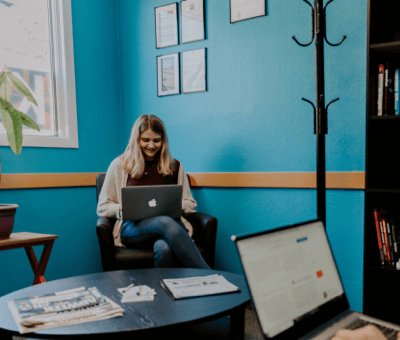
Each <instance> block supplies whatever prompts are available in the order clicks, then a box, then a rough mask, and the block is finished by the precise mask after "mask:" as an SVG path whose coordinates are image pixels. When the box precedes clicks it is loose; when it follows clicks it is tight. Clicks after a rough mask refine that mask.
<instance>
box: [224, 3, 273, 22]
mask: <svg viewBox="0 0 400 340" xmlns="http://www.w3.org/2000/svg"><path fill="white" fill-rule="evenodd" d="M230 15H231V24H233V23H235V22H240V21H244V20H248V19H253V18H257V17H262V16H266V15H267V0H230Z"/></svg>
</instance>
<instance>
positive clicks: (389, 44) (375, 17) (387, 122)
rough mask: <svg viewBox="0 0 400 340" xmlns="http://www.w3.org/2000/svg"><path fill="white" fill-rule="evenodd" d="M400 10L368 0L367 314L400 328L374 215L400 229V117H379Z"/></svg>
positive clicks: (398, 277) (399, 57)
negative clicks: (382, 214) (383, 75)
mask: <svg viewBox="0 0 400 340" xmlns="http://www.w3.org/2000/svg"><path fill="white" fill-rule="evenodd" d="M397 7H398V3H397V1H391V0H386V1H382V0H379V1H378V0H368V35H367V122H366V129H367V130H366V167H365V171H366V176H365V178H366V183H365V230H364V296H363V311H364V313H365V314H368V315H371V316H374V317H377V318H380V319H383V320H386V321H389V322H394V323H397V324H400V313H397V312H393V310H395V309H394V308H393V307H394V306H396V305H398V304H399V303H400V294H397V291H398V289H399V286H400V270H396V269H395V268H394V267H392V266H388V265H382V263H381V259H380V254H379V248H378V238H377V233H376V227H375V219H374V214H373V209H374V208H376V209H381V208H383V209H385V210H386V211H387V212H388V213H389V214H390V215H391V217H392V218H393V219H394V221H395V223H397V225H400V209H399V204H400V171H399V168H398V166H397V163H396V158H397V157H396V156H397V155H398V154H399V151H400V116H396V115H388V116H377V95H378V89H377V87H378V86H377V85H378V64H380V63H385V62H386V61H387V62H389V63H390V65H391V67H393V68H400V21H399V20H398V19H397V18H396V16H397V15H396V12H397ZM382 22H385V24H382Z"/></svg>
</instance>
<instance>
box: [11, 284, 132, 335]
mask: <svg viewBox="0 0 400 340" xmlns="http://www.w3.org/2000/svg"><path fill="white" fill-rule="evenodd" d="M84 291H86V292H87V293H88V295H87V296H94V297H95V298H96V301H97V303H96V304H92V305H88V306H86V307H81V308H75V309H69V310H63V311H55V312H45V313H36V314H33V315H30V316H25V317H21V316H20V312H19V310H18V307H17V304H16V302H15V301H9V302H8V308H9V309H10V311H11V314H12V316H13V318H14V321H15V323H16V324H17V327H18V330H19V332H20V333H21V334H24V333H31V332H36V331H38V330H42V329H49V328H56V327H61V326H67V325H74V324H79V323H85V322H90V321H97V320H104V319H110V318H114V317H117V316H123V313H124V309H122V308H121V307H120V306H119V305H118V304H116V303H115V302H114V301H112V300H111V299H109V298H108V297H106V296H104V295H102V294H101V293H100V292H99V290H98V289H97V288H96V287H92V288H89V289H88V290H84ZM82 292H83V291H82ZM63 293H64V292H61V293H58V297H59V298H60V301H64V303H65V304H68V301H67V300H65V299H64V297H65V296H64V295H65V294H63ZM66 294H71V293H70V292H68V291H67V293H66ZM54 296H56V295H54ZM49 297H51V296H46V297H44V296H41V297H37V298H49ZM30 299H34V298H30ZM61 299H62V300H61ZM73 299H76V297H74V298H73ZM18 300H20V299H18ZM18 300H17V301H18ZM55 301H56V300H55V299H54V300H52V301H48V302H55ZM43 303H44V302H43Z"/></svg>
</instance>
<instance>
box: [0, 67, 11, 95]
mask: <svg viewBox="0 0 400 340" xmlns="http://www.w3.org/2000/svg"><path fill="white" fill-rule="evenodd" d="M11 93H12V89H11V85H10V82H9V81H8V79H7V77H6V74H5V72H2V73H0V96H2V97H3V98H5V99H6V101H8V102H9V101H10V100H11Z"/></svg>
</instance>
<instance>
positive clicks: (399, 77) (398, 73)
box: [394, 68, 400, 116]
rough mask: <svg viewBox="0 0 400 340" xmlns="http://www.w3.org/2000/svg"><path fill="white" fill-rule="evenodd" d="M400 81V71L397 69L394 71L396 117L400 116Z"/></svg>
mask: <svg viewBox="0 0 400 340" xmlns="http://www.w3.org/2000/svg"><path fill="white" fill-rule="evenodd" d="M399 80H400V70H399V69H398V68H396V69H395V70H394V114H395V115H396V116H398V115H400V107H399V104H400V103H399Z"/></svg>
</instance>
